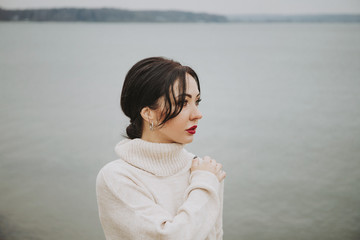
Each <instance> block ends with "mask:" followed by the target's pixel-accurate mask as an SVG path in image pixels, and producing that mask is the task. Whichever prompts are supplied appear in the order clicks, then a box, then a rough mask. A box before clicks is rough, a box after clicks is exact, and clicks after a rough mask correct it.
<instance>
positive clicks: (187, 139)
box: [178, 136, 194, 144]
mask: <svg viewBox="0 0 360 240" xmlns="http://www.w3.org/2000/svg"><path fill="white" fill-rule="evenodd" d="M193 140H194V137H193V136H189V137H186V138H183V139H181V140H180V139H179V141H178V143H181V144H188V143H191V142H192V141H193Z"/></svg>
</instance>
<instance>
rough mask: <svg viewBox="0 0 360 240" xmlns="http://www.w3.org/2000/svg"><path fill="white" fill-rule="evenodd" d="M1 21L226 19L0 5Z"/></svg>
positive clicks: (179, 13) (204, 15) (175, 13)
mask: <svg viewBox="0 0 360 240" xmlns="http://www.w3.org/2000/svg"><path fill="white" fill-rule="evenodd" d="M0 21H39V22H43V21H61V22H72V21H81V22H227V21H228V19H227V18H226V17H225V16H221V15H215V14H207V13H193V12H185V11H130V10H123V9H114V8H100V9H87V8H54V9H24V10H8V9H6V10H5V9H1V8H0Z"/></svg>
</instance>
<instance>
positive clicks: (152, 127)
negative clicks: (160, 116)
mask: <svg viewBox="0 0 360 240" xmlns="http://www.w3.org/2000/svg"><path fill="white" fill-rule="evenodd" d="M149 128H150V131H154V123H153V122H151V123H150V126H149Z"/></svg>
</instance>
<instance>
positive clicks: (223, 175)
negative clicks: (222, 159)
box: [218, 170, 226, 182]
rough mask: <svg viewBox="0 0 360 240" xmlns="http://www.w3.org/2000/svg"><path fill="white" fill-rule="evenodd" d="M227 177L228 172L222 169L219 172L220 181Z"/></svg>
mask: <svg viewBox="0 0 360 240" xmlns="http://www.w3.org/2000/svg"><path fill="white" fill-rule="evenodd" d="M225 177H226V172H224V171H222V170H221V171H220V172H219V174H218V179H219V181H220V182H221V181H222V180H224V179H225Z"/></svg>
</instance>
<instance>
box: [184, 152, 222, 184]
mask: <svg viewBox="0 0 360 240" xmlns="http://www.w3.org/2000/svg"><path fill="white" fill-rule="evenodd" d="M221 168H222V164H220V163H217V162H216V161H215V160H214V159H212V158H210V157H208V156H205V157H204V158H203V160H202V161H200V160H199V158H197V157H196V158H194V159H193V162H192V165H191V169H190V171H191V172H193V171H196V170H203V171H208V172H211V173H213V174H215V175H216V177H217V178H218V180H219V182H221V181H222V180H224V178H225V177H226V172H224V171H223V170H221Z"/></svg>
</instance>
